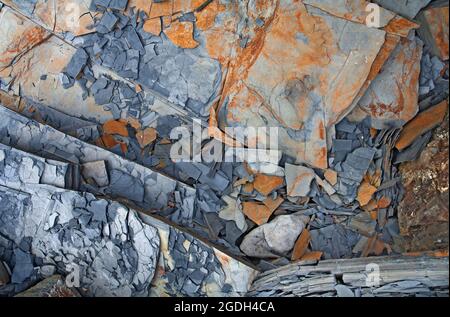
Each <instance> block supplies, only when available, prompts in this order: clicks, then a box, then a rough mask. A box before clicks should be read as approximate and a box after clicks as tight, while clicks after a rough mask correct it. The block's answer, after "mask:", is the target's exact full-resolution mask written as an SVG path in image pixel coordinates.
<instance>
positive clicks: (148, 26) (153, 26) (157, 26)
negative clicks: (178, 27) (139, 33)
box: [144, 18, 161, 35]
mask: <svg viewBox="0 0 450 317" xmlns="http://www.w3.org/2000/svg"><path fill="white" fill-rule="evenodd" d="M144 31H145V32H147V33H151V34H153V35H159V34H160V33H161V19H160V18H153V19H148V20H147V21H145V23H144Z"/></svg>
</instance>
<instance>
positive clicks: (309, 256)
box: [300, 251, 323, 261]
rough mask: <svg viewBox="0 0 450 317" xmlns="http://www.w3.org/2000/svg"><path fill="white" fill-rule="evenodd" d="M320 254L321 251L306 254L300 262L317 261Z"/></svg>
mask: <svg viewBox="0 0 450 317" xmlns="http://www.w3.org/2000/svg"><path fill="white" fill-rule="evenodd" d="M322 254H323V252H321V251H311V252H306V253H305V255H303V256H302V257H301V258H300V261H319V260H320V258H321V257H322Z"/></svg>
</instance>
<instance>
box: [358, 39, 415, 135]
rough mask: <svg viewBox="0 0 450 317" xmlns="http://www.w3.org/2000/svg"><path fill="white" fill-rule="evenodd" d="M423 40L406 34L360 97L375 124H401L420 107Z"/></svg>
mask: <svg viewBox="0 0 450 317" xmlns="http://www.w3.org/2000/svg"><path fill="white" fill-rule="evenodd" d="M422 46H423V43H422V41H421V40H420V39H419V38H417V37H416V38H413V39H408V38H402V39H400V43H399V44H398V45H397V47H396V48H395V50H394V52H393V53H392V55H391V56H390V57H389V59H388V60H387V61H386V63H385V65H384V66H383V68H382V70H381V72H380V73H379V74H378V76H377V77H376V78H375V79H374V80H373V81H372V83H371V84H370V85H369V88H368V89H367V91H366V93H365V95H364V96H363V97H362V98H361V100H360V101H359V105H360V106H361V107H362V109H363V110H364V111H365V112H366V113H367V114H368V115H369V116H370V117H371V122H372V127H374V128H376V129H379V130H381V129H386V128H392V127H401V126H403V125H404V124H405V123H406V122H408V121H409V120H411V119H412V118H414V116H415V115H416V114H417V112H418V110H419V105H418V94H419V75H420V60H421V58H422Z"/></svg>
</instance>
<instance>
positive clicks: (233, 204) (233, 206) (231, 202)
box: [219, 195, 247, 232]
mask: <svg viewBox="0 0 450 317" xmlns="http://www.w3.org/2000/svg"><path fill="white" fill-rule="evenodd" d="M222 200H223V201H224V202H225V203H226V204H227V205H226V207H225V208H224V209H222V210H221V211H220V212H219V217H220V218H222V219H224V220H229V221H234V222H235V223H236V226H237V227H238V229H239V230H241V231H242V232H244V231H246V230H247V223H246V222H245V217H244V214H243V213H242V210H241V209H240V207H239V202H238V201H237V200H236V199H235V198H233V197H230V196H228V195H227V196H223V197H222Z"/></svg>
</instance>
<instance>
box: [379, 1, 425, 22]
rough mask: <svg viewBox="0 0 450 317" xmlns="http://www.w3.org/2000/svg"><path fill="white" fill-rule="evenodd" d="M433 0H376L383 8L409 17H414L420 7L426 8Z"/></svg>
mask: <svg viewBox="0 0 450 317" xmlns="http://www.w3.org/2000/svg"><path fill="white" fill-rule="evenodd" d="M430 1H431V0H414V1H409V0H374V2H375V3H377V4H379V5H380V6H382V7H383V8H386V9H388V10H391V11H392V12H396V13H398V14H400V15H402V16H404V17H407V18H409V19H414V18H415V17H416V15H417V13H419V11H420V9H422V8H424V7H425V6H427V5H428V4H429V3H430Z"/></svg>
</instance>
